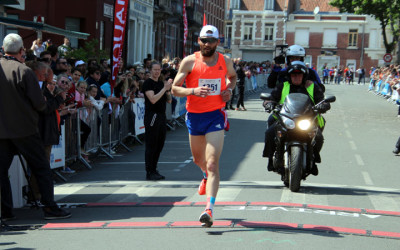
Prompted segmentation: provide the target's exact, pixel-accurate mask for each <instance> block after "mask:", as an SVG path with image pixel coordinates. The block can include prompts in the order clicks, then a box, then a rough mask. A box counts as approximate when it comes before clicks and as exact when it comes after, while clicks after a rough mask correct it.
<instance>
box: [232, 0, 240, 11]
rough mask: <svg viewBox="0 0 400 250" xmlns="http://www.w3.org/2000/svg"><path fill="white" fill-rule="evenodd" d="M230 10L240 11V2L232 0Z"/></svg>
mask: <svg viewBox="0 0 400 250" xmlns="http://www.w3.org/2000/svg"><path fill="white" fill-rule="evenodd" d="M231 8H232V9H234V10H239V9H240V0H232V1H231Z"/></svg>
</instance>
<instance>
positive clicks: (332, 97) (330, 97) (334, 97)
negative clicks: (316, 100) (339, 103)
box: [325, 95, 336, 102]
mask: <svg viewBox="0 0 400 250" xmlns="http://www.w3.org/2000/svg"><path fill="white" fill-rule="evenodd" d="M335 101H336V96H334V95H332V96H328V97H327V98H326V99H325V102H335Z"/></svg>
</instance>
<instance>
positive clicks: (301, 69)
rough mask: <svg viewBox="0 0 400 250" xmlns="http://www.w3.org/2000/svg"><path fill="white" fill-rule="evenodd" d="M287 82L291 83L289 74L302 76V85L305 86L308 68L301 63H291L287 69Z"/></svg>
mask: <svg viewBox="0 0 400 250" xmlns="http://www.w3.org/2000/svg"><path fill="white" fill-rule="evenodd" d="M287 73H288V75H289V82H290V83H291V77H290V75H291V74H303V80H302V84H305V82H306V80H307V78H308V68H307V66H306V65H305V64H304V62H302V61H293V62H292V63H291V64H290V65H289V66H288V68H287Z"/></svg>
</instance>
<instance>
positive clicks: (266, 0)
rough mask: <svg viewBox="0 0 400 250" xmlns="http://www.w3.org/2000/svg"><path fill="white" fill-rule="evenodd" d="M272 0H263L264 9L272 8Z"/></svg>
mask: <svg viewBox="0 0 400 250" xmlns="http://www.w3.org/2000/svg"><path fill="white" fill-rule="evenodd" d="M274 2H275V1H274V0H264V10H274Z"/></svg>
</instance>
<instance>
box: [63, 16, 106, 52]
mask: <svg viewBox="0 0 400 250" xmlns="http://www.w3.org/2000/svg"><path fill="white" fill-rule="evenodd" d="M80 27H81V20H80V19H79V18H73V17H66V18H65V29H66V30H72V31H77V32H80ZM103 35H104V34H103ZM69 41H70V42H71V47H72V48H78V38H75V37H69Z"/></svg>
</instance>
